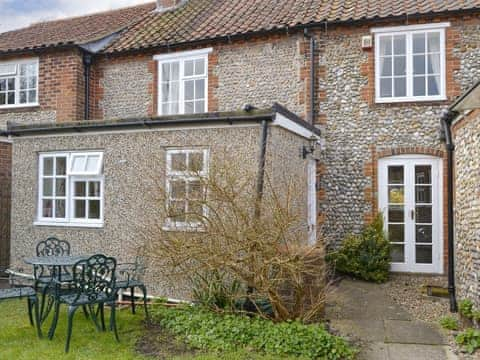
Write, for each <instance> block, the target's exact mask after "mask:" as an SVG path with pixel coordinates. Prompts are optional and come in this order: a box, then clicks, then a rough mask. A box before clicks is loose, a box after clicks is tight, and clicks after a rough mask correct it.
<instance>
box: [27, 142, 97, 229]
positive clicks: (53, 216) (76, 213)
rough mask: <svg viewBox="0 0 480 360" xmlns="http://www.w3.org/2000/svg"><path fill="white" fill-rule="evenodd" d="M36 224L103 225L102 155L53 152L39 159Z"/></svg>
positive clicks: (95, 153)
mask: <svg viewBox="0 0 480 360" xmlns="http://www.w3.org/2000/svg"><path fill="white" fill-rule="evenodd" d="M38 169H39V175H38V194H39V196H38V214H37V222H36V223H37V224H39V225H42V224H47V225H71V226H98V225H102V224H103V180H104V179H103V153H102V152H56V153H42V154H40V156H39V166H38Z"/></svg>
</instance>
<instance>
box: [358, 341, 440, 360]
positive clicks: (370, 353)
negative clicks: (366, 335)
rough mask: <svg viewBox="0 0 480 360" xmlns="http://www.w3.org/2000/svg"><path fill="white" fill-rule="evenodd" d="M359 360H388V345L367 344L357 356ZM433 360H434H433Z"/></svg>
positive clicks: (380, 343)
mask: <svg viewBox="0 0 480 360" xmlns="http://www.w3.org/2000/svg"><path fill="white" fill-rule="evenodd" d="M357 359H358V360H386V359H388V349H387V345H386V344H385V343H383V342H372V343H367V344H365V345H364V346H363V347H362V349H361V351H360V353H359V354H358V356H357ZM432 360H433V359H432Z"/></svg>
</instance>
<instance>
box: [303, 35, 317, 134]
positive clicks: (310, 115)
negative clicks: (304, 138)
mask: <svg viewBox="0 0 480 360" xmlns="http://www.w3.org/2000/svg"><path fill="white" fill-rule="evenodd" d="M303 35H304V36H305V37H306V38H307V39H310V112H309V113H308V122H309V123H310V124H312V125H313V122H314V121H315V38H314V37H313V35H312V34H310V32H309V31H308V29H307V28H305V29H304V30H303Z"/></svg>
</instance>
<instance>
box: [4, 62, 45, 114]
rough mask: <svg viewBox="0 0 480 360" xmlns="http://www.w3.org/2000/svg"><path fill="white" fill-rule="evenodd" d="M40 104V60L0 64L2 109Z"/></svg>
mask: <svg viewBox="0 0 480 360" xmlns="http://www.w3.org/2000/svg"><path fill="white" fill-rule="evenodd" d="M37 102H38V60H36V59H35V60H22V61H17V62H3V63H0V108H1V107H8V106H22V105H32V104H33V105H35V104H37Z"/></svg>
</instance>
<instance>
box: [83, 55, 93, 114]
mask: <svg viewBox="0 0 480 360" xmlns="http://www.w3.org/2000/svg"><path fill="white" fill-rule="evenodd" d="M92 61H93V55H92V54H91V53H89V52H84V53H83V66H84V75H85V108H84V113H83V117H84V120H89V115H90V111H89V110H90V68H91V66H92Z"/></svg>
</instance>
